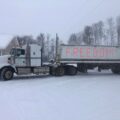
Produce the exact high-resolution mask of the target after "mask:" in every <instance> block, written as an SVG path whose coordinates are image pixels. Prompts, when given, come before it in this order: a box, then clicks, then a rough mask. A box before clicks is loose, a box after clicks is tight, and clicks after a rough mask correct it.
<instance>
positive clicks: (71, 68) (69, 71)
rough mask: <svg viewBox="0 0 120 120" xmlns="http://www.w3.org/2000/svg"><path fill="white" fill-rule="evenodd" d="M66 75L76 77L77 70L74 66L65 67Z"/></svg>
mask: <svg viewBox="0 0 120 120" xmlns="http://www.w3.org/2000/svg"><path fill="white" fill-rule="evenodd" d="M65 74H66V75H76V74H77V68H76V67H74V66H65Z"/></svg>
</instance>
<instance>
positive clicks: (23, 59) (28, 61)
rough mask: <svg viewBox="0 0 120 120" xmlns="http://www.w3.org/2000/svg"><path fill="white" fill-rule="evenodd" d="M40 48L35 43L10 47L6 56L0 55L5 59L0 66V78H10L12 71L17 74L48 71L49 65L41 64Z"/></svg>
mask: <svg viewBox="0 0 120 120" xmlns="http://www.w3.org/2000/svg"><path fill="white" fill-rule="evenodd" d="M41 49H42V48H41V46H40V45H37V44H30V45H24V46H22V47H21V48H20V47H16V48H12V49H11V51H10V54H9V55H8V57H6V58H5V56H2V57H3V58H4V59H5V60H3V61H4V64H2V65H1V66H0V75H1V78H2V79H3V80H10V79H12V78H13V75H14V73H16V74H17V75H26V74H37V75H38V74H41V73H44V74H45V73H48V72H49V67H48V66H42V53H41ZM0 61H1V58H0Z"/></svg>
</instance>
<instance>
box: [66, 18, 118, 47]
mask: <svg viewBox="0 0 120 120" xmlns="http://www.w3.org/2000/svg"><path fill="white" fill-rule="evenodd" d="M68 44H69V45H107V46H118V45H120V16H118V17H117V18H116V19H114V18H112V17H111V18H108V19H107V20H106V21H105V22H104V21H99V22H96V23H94V24H92V25H87V26H85V27H84V29H83V31H81V32H79V33H73V34H71V35H70V38H69V40H68Z"/></svg>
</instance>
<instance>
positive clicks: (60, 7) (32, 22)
mask: <svg viewBox="0 0 120 120" xmlns="http://www.w3.org/2000/svg"><path fill="white" fill-rule="evenodd" d="M118 15H120V0H0V47H1V46H2V47H3V46H4V45H5V44H7V41H8V40H9V39H10V38H11V37H12V36H13V35H25V34H27V35H33V36H36V35H38V34H39V33H41V32H42V33H50V34H51V35H52V37H54V36H55V33H58V34H59V36H60V38H61V39H62V40H63V41H67V39H68V38H69V35H70V34H71V33H76V32H80V31H81V30H82V29H83V26H85V25H89V24H92V23H94V22H97V21H99V20H103V21H105V20H106V19H107V18H109V17H111V16H112V17H116V16H118Z"/></svg>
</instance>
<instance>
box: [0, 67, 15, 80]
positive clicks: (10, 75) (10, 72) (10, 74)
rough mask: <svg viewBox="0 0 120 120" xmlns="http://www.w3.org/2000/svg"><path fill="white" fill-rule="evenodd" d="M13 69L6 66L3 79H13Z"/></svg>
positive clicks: (2, 75)
mask: <svg viewBox="0 0 120 120" xmlns="http://www.w3.org/2000/svg"><path fill="white" fill-rule="evenodd" d="M13 74H14V72H13V70H11V69H10V68H4V69H3V70H2V71H1V79H2V80H4V81H6V80H11V79H12V78H13Z"/></svg>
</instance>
